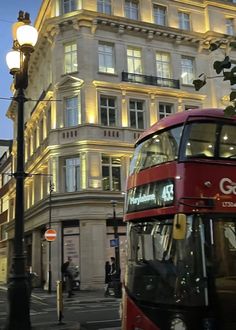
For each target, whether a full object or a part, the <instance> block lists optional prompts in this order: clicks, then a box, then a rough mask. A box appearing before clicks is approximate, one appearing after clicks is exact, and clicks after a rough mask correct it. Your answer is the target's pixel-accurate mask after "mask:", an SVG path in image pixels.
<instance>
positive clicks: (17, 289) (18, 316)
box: [5, 275, 31, 330]
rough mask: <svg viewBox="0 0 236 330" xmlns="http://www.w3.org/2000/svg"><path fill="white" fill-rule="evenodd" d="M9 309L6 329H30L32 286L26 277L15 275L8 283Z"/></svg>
mask: <svg viewBox="0 0 236 330" xmlns="http://www.w3.org/2000/svg"><path fill="white" fill-rule="evenodd" d="M8 301H9V311H8V320H7V324H6V328H5V330H23V329H24V330H30V329H31V323H30V288H29V283H28V281H27V279H26V278H25V277H17V276H15V275H13V276H12V277H11V278H10V282H9V285H8Z"/></svg>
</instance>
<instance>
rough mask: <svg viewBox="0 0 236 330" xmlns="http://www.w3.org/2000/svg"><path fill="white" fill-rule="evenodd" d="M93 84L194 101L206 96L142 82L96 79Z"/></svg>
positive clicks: (121, 90) (104, 87) (201, 99)
mask: <svg viewBox="0 0 236 330" xmlns="http://www.w3.org/2000/svg"><path fill="white" fill-rule="evenodd" d="M93 84H94V86H96V87H98V88H103V89H106V88H107V89H109V90H111V89H113V90H119V91H120V92H121V93H123V94H124V91H125V92H134V93H139V94H149V95H151V94H153V95H158V96H160V95H161V96H168V97H177V98H179V97H180V98H184V99H191V100H196V101H203V100H204V99H205V98H206V95H203V94H196V93H191V92H187V91H183V90H179V89H178V90H176V89H172V88H164V87H157V86H150V85H143V84H140V85H137V84H130V83H126V82H121V83H119V84H117V83H111V82H105V81H98V80H94V81H93Z"/></svg>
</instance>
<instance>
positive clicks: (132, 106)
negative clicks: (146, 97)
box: [129, 100, 144, 129]
mask: <svg viewBox="0 0 236 330" xmlns="http://www.w3.org/2000/svg"><path fill="white" fill-rule="evenodd" d="M129 118H130V127H132V128H137V129H143V128H144V101H142V100H130V101H129Z"/></svg>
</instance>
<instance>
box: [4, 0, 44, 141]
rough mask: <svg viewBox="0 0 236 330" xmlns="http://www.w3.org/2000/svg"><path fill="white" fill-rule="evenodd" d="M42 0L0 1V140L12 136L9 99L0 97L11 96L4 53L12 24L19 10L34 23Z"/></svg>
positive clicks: (7, 47) (10, 79)
mask: <svg viewBox="0 0 236 330" xmlns="http://www.w3.org/2000/svg"><path fill="white" fill-rule="evenodd" d="M41 3H42V0H7V1H0V45H1V46H0V140H1V139H12V138H13V122H12V120H10V119H8V118H7V117H6V112H7V109H8V106H9V104H10V102H11V100H3V99H1V98H9V99H10V97H12V93H11V91H10V85H11V83H12V80H13V78H12V76H11V75H10V74H9V71H8V67H7V64H6V54H7V52H8V51H10V50H11V48H12V34H11V28H12V24H13V23H14V22H15V21H17V17H18V13H19V10H23V11H26V12H28V13H29V14H30V18H31V22H32V24H34V21H35V18H36V16H37V13H38V10H39V8H40V5H41Z"/></svg>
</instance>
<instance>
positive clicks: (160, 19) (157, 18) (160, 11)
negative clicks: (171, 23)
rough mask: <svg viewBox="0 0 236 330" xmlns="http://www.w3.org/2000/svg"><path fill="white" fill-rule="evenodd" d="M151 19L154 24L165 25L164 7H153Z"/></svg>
mask: <svg viewBox="0 0 236 330" xmlns="http://www.w3.org/2000/svg"><path fill="white" fill-rule="evenodd" d="M153 17H154V23H156V24H158V25H163V26H164V25H166V7H163V6H157V5H154V6H153Z"/></svg>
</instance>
